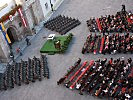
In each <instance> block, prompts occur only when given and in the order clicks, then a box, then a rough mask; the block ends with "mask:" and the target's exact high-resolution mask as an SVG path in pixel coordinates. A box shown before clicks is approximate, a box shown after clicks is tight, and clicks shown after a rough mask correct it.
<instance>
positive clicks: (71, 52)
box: [0, 0, 133, 100]
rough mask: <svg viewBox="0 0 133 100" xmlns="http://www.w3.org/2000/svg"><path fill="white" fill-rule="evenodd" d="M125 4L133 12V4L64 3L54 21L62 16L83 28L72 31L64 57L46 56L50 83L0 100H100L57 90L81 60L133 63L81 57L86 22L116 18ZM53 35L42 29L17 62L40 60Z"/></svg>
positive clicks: (3, 94) (114, 0)
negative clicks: (74, 20) (108, 17)
mask: <svg viewBox="0 0 133 100" xmlns="http://www.w3.org/2000/svg"><path fill="white" fill-rule="evenodd" d="M122 4H125V5H126V10H127V11H129V10H131V11H132V12H133V0H64V2H63V3H62V4H61V6H60V7H59V8H58V9H57V10H56V11H55V12H54V14H53V15H52V17H55V16H57V15H59V14H61V15H65V16H69V17H74V18H78V19H79V20H80V21H81V25H79V26H78V27H76V28H74V29H73V30H71V31H70V32H72V33H73V34H74V39H73V40H72V42H71V44H70V45H69V48H68V50H67V51H66V53H65V54H56V55H47V57H48V66H49V70H50V79H49V80H47V79H43V80H42V81H41V82H39V81H36V82H35V83H31V84H29V85H24V84H23V85H22V86H20V87H19V86H16V87H15V88H14V89H11V90H10V89H9V90H6V91H0V100H98V99H99V98H96V97H93V96H91V95H82V96H81V95H79V94H78V92H77V91H71V90H69V89H67V88H65V87H63V86H58V85H57V80H59V78H60V77H61V76H63V75H64V73H65V72H66V70H67V69H68V67H70V66H71V65H73V64H74V62H75V61H76V60H77V59H78V58H79V57H80V58H82V62H83V61H84V60H88V61H90V60H92V59H94V60H97V59H99V58H101V59H102V58H111V57H113V58H118V57H125V59H126V58H129V57H131V58H132V59H133V54H116V55H109V54H106V55H102V54H98V55H93V54H84V55H83V54H81V49H82V47H83V44H84V42H85V40H86V37H87V35H88V34H89V31H88V28H87V25H86V20H88V19H89V18H90V17H92V16H93V17H100V16H101V15H106V14H115V13H116V12H117V11H120V10H121V5H122ZM70 32H68V33H70ZM51 33H55V32H52V31H49V30H47V29H45V28H42V29H41V31H39V33H38V34H37V35H36V36H35V37H34V39H32V41H31V45H30V46H29V47H27V48H26V49H25V50H24V51H23V56H21V57H18V59H17V61H18V62H19V61H20V59H23V60H27V59H28V57H29V58H33V56H36V57H40V52H39V51H40V48H41V47H42V45H43V44H44V42H45V41H46V38H43V37H45V36H46V37H47V36H48V35H49V34H51ZM57 35H58V34H57Z"/></svg>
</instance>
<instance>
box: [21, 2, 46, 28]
mask: <svg viewBox="0 0 133 100" xmlns="http://www.w3.org/2000/svg"><path fill="white" fill-rule="evenodd" d="M22 6H23V9H24V13H25V16H26V19H27V23H28V26H29V28H30V30H32V28H34V26H35V25H37V24H39V23H40V22H41V21H43V20H44V15H43V12H42V8H41V5H40V2H39V0H27V1H26V0H22Z"/></svg>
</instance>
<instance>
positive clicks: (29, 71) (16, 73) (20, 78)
mask: <svg viewBox="0 0 133 100" xmlns="http://www.w3.org/2000/svg"><path fill="white" fill-rule="evenodd" d="M43 77H46V78H47V79H49V68H48V64H47V58H46V56H45V55H42V56H41V58H40V59H39V58H36V57H35V56H34V58H33V59H30V58H28V61H23V60H21V62H20V63H15V64H14V65H10V64H8V65H7V70H6V71H5V73H3V74H1V75H0V90H3V89H4V90H7V88H14V86H15V85H18V86H21V84H22V83H25V84H29V83H30V82H35V81H36V79H38V80H39V81H41V80H42V78H43Z"/></svg>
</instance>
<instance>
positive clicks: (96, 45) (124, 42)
mask: <svg viewBox="0 0 133 100" xmlns="http://www.w3.org/2000/svg"><path fill="white" fill-rule="evenodd" d="M128 52H129V53H131V54H132V53H133V35H129V33H125V34H121V35H119V34H118V33H117V34H112V35H109V34H107V35H103V36H102V35H96V34H95V35H94V36H92V34H90V35H89V36H88V37H87V39H86V42H85V43H84V46H83V48H82V54H84V53H94V54H97V53H102V54H107V53H108V54H115V53H128Z"/></svg>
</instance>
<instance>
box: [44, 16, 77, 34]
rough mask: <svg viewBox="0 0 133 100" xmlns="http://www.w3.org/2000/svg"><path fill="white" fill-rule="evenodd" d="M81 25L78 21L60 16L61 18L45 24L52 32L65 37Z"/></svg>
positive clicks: (58, 17)
mask: <svg viewBox="0 0 133 100" xmlns="http://www.w3.org/2000/svg"><path fill="white" fill-rule="evenodd" d="M79 24H80V21H79V20H77V19H74V18H71V17H70V18H69V17H65V16H61V15H60V16H57V17H55V18H53V19H52V20H49V21H47V22H46V23H45V24H44V27H46V28H48V29H50V30H52V31H56V32H59V33H60V34H62V35H63V34H65V33H66V32H68V31H69V30H71V29H72V28H74V27H76V26H77V25H79Z"/></svg>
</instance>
